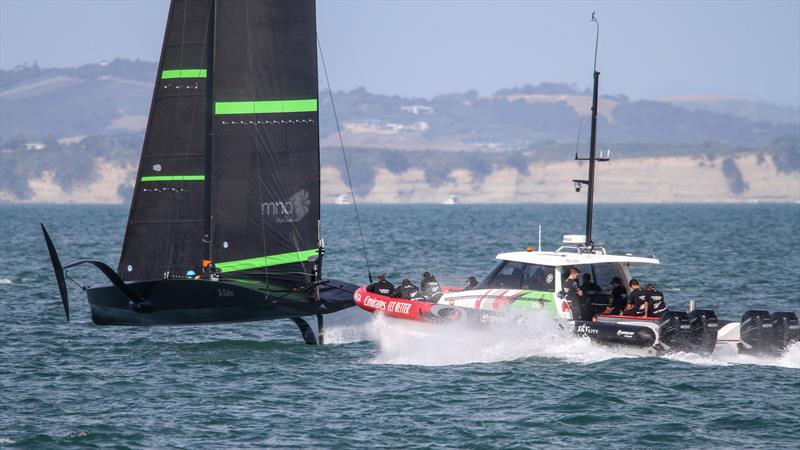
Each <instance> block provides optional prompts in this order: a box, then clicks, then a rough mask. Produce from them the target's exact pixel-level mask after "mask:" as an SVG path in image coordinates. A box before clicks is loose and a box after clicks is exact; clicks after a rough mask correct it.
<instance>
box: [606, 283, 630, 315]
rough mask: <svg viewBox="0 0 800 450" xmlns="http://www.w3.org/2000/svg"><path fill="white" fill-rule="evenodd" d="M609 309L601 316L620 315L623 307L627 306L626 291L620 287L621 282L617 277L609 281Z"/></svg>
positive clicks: (623, 287)
mask: <svg viewBox="0 0 800 450" xmlns="http://www.w3.org/2000/svg"><path fill="white" fill-rule="evenodd" d="M609 303H610V305H609V307H608V308H607V309H606V310H605V311H603V314H614V315H619V314H622V311H624V310H625V305H627V304H628V291H627V290H626V289H625V286H623V285H622V280H621V279H620V278H619V277H614V278H612V279H611V298H609Z"/></svg>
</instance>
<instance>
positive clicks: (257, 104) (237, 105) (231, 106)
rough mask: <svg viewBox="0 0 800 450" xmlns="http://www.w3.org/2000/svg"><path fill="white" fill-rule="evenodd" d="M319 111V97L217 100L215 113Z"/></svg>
mask: <svg viewBox="0 0 800 450" xmlns="http://www.w3.org/2000/svg"><path fill="white" fill-rule="evenodd" d="M315 111H317V99H315V98H311V99H298V100H260V101H252V102H216V104H215V106H214V114H216V115H218V116H219V115H225V114H278V113H297V112H315Z"/></svg>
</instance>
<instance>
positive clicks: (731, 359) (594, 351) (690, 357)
mask: <svg viewBox="0 0 800 450" xmlns="http://www.w3.org/2000/svg"><path fill="white" fill-rule="evenodd" d="M524 319H525V320H524V322H523V325H522V326H502V327H501V326H495V327H492V328H491V329H488V330H487V329H474V328H469V327H466V326H463V325H460V324H441V325H437V326H432V325H431V324H427V323H423V322H411V321H407V320H398V319H392V318H389V317H386V316H383V315H380V314H378V315H375V316H373V317H372V318H371V320H370V321H369V322H368V323H367V324H366V325H365V326H364V328H363V333H365V335H366V338H367V339H368V340H370V341H373V342H375V343H376V344H377V346H378V351H377V354H376V355H375V356H374V357H373V358H372V359H371V360H370V362H371V363H373V364H398V365H420V366H448V365H461V364H473V363H494V362H501V361H513V360H517V359H523V358H549V359H556V360H561V361H566V362H570V363H578V364H591V363H597V362H601V361H606V360H609V359H614V358H637V357H655V356H656V355H655V352H654V351H653V350H651V349H642V348H635V347H610V346H606V345H601V344H598V343H595V342H592V341H591V340H589V339H588V338H584V337H579V336H575V335H574V334H573V333H572V332H571V331H569V330H566V329H563V328H562V327H561V326H560V325H559V324H558V322H556V321H554V320H553V319H552V317H551V316H549V315H548V314H547V313H543V312H538V311H537V312H534V313H531V314H526V315H525V317H524ZM662 357H663V358H666V359H669V360H673V361H678V362H683V363H688V364H696V365H705V366H728V365H736V364H755V365H764V366H777V367H786V368H795V369H800V343H794V344H793V345H792V346H791V347H790V348H789V349H788V350H787V351H786V352H785V353H784V354H783V355H781V356H778V357H775V356H754V355H740V354H738V353H737V352H736V350H735V349H733V348H724V347H719V348H717V350H716V351H715V352H714V354H712V355H698V354H693V353H684V352H679V353H674V354H666V355H663V356H662Z"/></svg>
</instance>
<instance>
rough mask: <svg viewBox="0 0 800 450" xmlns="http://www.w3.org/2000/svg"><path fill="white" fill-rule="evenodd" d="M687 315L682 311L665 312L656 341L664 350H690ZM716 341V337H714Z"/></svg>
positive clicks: (690, 341)
mask: <svg viewBox="0 0 800 450" xmlns="http://www.w3.org/2000/svg"><path fill="white" fill-rule="evenodd" d="M691 328H692V327H691V323H690V321H689V315H688V314H686V313H685V312H682V311H667V312H665V313H664V315H663V316H661V322H660V324H659V326H658V341H659V342H660V343H661V345H662V346H664V347H665V349H666V350H691V349H692V340H693V335H692V329H691ZM714 339H715V341H716V335H715V336H714Z"/></svg>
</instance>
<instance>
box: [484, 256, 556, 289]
mask: <svg viewBox="0 0 800 450" xmlns="http://www.w3.org/2000/svg"><path fill="white" fill-rule="evenodd" d="M554 280H555V267H553V266H543V265H539V264H525V263H521V262H516V261H500V262H499V263H498V264H497V266H495V268H494V269H492V271H491V272H489V275H487V276H486V278H484V279H483V281H481V282H480V283H479V284H478V286H477V289H528V290H532V291H545V292H552V291H553V286H554V285H553V282H554Z"/></svg>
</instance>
